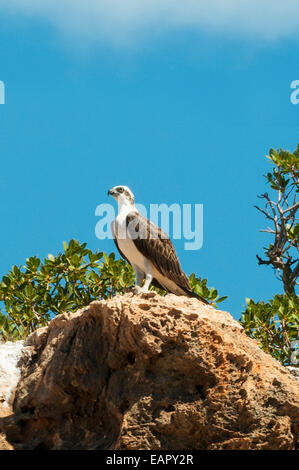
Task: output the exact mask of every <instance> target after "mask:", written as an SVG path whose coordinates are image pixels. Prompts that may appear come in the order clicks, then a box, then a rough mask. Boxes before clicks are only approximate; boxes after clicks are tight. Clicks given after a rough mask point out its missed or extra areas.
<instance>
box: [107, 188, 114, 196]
mask: <svg viewBox="0 0 299 470" xmlns="http://www.w3.org/2000/svg"><path fill="white" fill-rule="evenodd" d="M115 194H116V192H115V191H113V189H109V191H108V196H114V195H115Z"/></svg>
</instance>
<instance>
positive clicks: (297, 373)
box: [287, 366, 299, 380]
mask: <svg viewBox="0 0 299 470" xmlns="http://www.w3.org/2000/svg"><path fill="white" fill-rule="evenodd" d="M287 369H288V370H289V371H290V372H291V374H293V375H294V376H295V377H296V379H297V380H299V367H293V366H287Z"/></svg>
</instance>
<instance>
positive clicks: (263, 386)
mask: <svg viewBox="0 0 299 470" xmlns="http://www.w3.org/2000/svg"><path fill="white" fill-rule="evenodd" d="M25 348H26V357H25V358H24V359H23V365H22V374H21V379H20V381H19V384H18V386H17V389H16V392H15V400H14V403H13V414H12V415H10V416H8V417H5V418H1V420H0V421H1V426H2V432H3V433H4V434H5V436H6V440H7V441H8V442H9V444H10V445H11V446H12V447H13V448H14V449H166V450H168V449H272V450H274V449H298V448H299V383H298V381H297V380H296V378H295V377H294V376H293V375H292V374H291V373H290V372H289V371H288V370H287V369H286V368H285V367H283V366H282V365H281V364H280V363H279V362H278V361H276V360H275V359H273V358H272V357H271V356H269V355H268V354H266V353H264V352H263V351H262V350H261V349H260V348H259V347H258V344H257V342H256V341H254V340H252V339H250V338H249V337H247V336H246V335H245V333H244V330H243V329H242V327H241V326H240V324H239V323H238V322H237V321H235V320H234V319H233V318H232V316H231V315H230V314H229V313H227V312H222V311H219V310H215V309H214V308H212V307H211V306H206V305H203V304H202V303H201V302H200V301H198V300H197V299H189V298H186V297H177V296H175V295H167V296H165V297H161V296H159V295H158V294H156V293H153V292H150V293H146V294H139V295H134V296H133V295H132V294H126V295H124V296H117V297H114V298H113V299H110V300H106V301H101V302H93V303H92V304H90V305H89V306H88V307H86V308H84V309H82V310H79V311H78V312H76V313H74V314H71V313H65V314H62V315H59V316H57V317H55V318H54V319H53V320H52V321H51V322H49V324H48V326H47V327H46V328H42V329H40V330H37V331H36V332H35V333H33V334H32V335H30V336H29V337H28V338H27V340H26V342H25ZM0 446H1V444H0Z"/></svg>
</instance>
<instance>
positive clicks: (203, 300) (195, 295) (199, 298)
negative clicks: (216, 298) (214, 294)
mask: <svg viewBox="0 0 299 470" xmlns="http://www.w3.org/2000/svg"><path fill="white" fill-rule="evenodd" d="M181 289H183V291H184V292H185V293H186V295H187V296H188V297H193V298H195V299H198V300H200V301H201V302H203V303H204V304H206V305H210V302H208V301H207V300H206V299H204V298H203V297H201V296H200V295H198V294H196V292H193V291H192V290H188V289H184V288H183V287H181Z"/></svg>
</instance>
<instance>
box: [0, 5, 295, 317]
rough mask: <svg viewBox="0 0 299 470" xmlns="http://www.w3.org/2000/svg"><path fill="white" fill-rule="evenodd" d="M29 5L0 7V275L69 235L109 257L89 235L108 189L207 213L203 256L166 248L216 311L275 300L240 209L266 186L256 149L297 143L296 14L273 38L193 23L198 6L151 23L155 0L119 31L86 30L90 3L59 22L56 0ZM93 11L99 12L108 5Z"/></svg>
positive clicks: (247, 212)
mask: <svg viewBox="0 0 299 470" xmlns="http://www.w3.org/2000/svg"><path fill="white" fill-rule="evenodd" d="M37 3H38V2H34V1H33V0H30V1H29V2H27V6H28V5H30V8H28V10H27V11H25V7H24V6H23V5H24V4H25V3H24V2H22V1H21V0H19V2H17V1H12V3H11V10H10V11H7V9H6V8H5V5H6V4H5V2H3V1H1V0H0V64H1V65H0V80H2V81H4V83H5V87H6V103H5V105H1V106H0V148H1V172H0V197H1V204H0V217H1V221H2V230H1V232H0V242H1V243H0V250H1V265H0V274H1V275H3V274H5V273H6V272H7V271H8V270H9V269H10V268H11V266H12V265H13V264H18V265H20V264H22V263H23V262H24V261H25V259H26V257H28V256H30V255H33V254H36V255H38V256H40V257H44V256H47V254H48V253H56V252H57V251H59V250H61V248H62V241H63V240H66V241H68V240H70V239H71V238H77V239H79V240H81V241H82V242H83V241H87V242H88V245H89V246H90V247H91V248H92V249H94V250H95V249H97V248H98V249H100V250H105V251H108V252H110V251H114V245H113V241H111V240H106V241H99V240H98V239H97V238H96V236H95V232H94V229H95V225H96V223H97V220H98V219H97V218H96V217H95V208H96V207H97V206H98V205H99V204H100V203H103V202H104V203H107V202H111V201H110V200H109V199H108V197H107V189H108V188H110V187H112V186H114V185H116V184H125V185H128V186H130V187H131V188H132V190H133V191H134V193H135V196H136V201H137V202H139V203H143V204H145V205H149V204H150V203H161V202H164V203H167V204H172V203H175V202H177V203H180V204H183V203H192V204H194V203H201V204H203V205H204V243H203V247H202V249H201V250H199V251H184V246H183V243H184V242H183V241H179V240H176V241H175V246H176V248H177V251H178V254H179V257H180V260H181V263H182V266H183V268H184V270H185V271H186V272H187V273H188V274H189V273H191V272H195V273H196V274H197V275H199V276H203V277H207V278H208V281H209V282H208V285H210V286H214V287H216V288H217V289H218V290H219V292H220V294H221V295H228V296H229V299H228V300H227V301H226V302H225V303H223V308H224V309H226V310H228V311H230V312H231V313H232V314H233V315H234V316H235V317H236V318H239V317H240V314H241V312H242V309H243V306H244V304H245V297H251V298H254V299H255V300H262V299H263V300H267V299H269V298H271V297H272V296H273V295H275V293H277V292H281V291H282V287H281V284H280V283H279V281H277V280H275V278H274V275H273V273H272V272H271V270H270V269H269V268H266V267H259V266H258V265H257V261H256V257H255V255H256V253H259V254H262V252H263V251H262V248H263V246H265V245H266V244H267V240H269V239H268V238H267V235H266V234H262V233H259V229H261V228H263V227H264V226H265V221H264V220H263V217H262V216H261V215H260V214H259V213H258V212H257V211H256V210H255V209H254V208H253V206H254V205H255V204H257V203H258V199H257V197H256V196H257V194H260V193H262V192H263V191H264V190H265V179H264V178H263V174H264V173H265V172H266V171H268V170H269V163H268V162H267V160H266V158H265V157H264V156H265V155H266V154H267V153H268V151H269V149H270V148H271V147H273V148H279V147H282V148H286V149H289V150H293V149H294V148H295V147H296V146H297V143H298V141H299V138H298V137H299V105H298V106H295V105H292V104H291V102H290V94H291V89H290V84H291V82H292V81H293V80H296V79H299V67H298V56H299V42H298V38H297V37H296V33H293V29H295V28H294V25H293V23H292V21H293V16H292V18H290V24H289V30H290V33H289V34H287V33H286V31H285V29H284V28H285V23H284V26H281V29H279V28H276V29H275V28H274V29H275V31H276V34H274V32H273V31H272V28H268V31H265V30H266V29H267V28H264V29H263V28H262V25H261V26H259V23H260V22H261V18H259V19H258V20H256V22H257V23H258V25H257V26H256V27H255V26H254V25H255V23H254V21H253V22H252V26H251V27H250V24H249V23H250V18H251V17H250V11H248V12H245V11H244V12H243V13H242V12H238V15H239V16H238V15H231V18H228V19H227V21H226V22H225V24H223V21H222V20H221V18H219V24H218V23H217V21H216V24H215V18H216V19H217V14H216V15H215V14H214V16H213V15H212V14H211V12H209V11H206V12H205V15H204V18H205V22H202V21H201V17H200V12H197V11H196V14H197V16H196V15H194V17H195V16H196V18H197V17H198V18H199V19H198V21H197V22H196V21H194V23H192V24H191V25H190V21H191V20H190V19H191V18H192V11H191V12H190V16H189V17H188V15H187V16H186V18H185V20H184V22H183V23H180V21H179V19H178V18H179V13H180V10H179V9H178V10H177V11H176V12H172V13H173V15H172V18H175V20H172V22H169V21H168V22H167V21H166V20H165V18H168V17H167V15H166V13H165V12H164V13H163V15H164V16H163V18H162V19H163V21H162V19H161V17H159V15H161V13H160V12H158V13H157V11H156V10H155V8H156V5H157V4H156V2H155V1H153V2H152V4H153V9H152V10H150V14H149V15H148V16H149V18H151V19H153V18H155V19H156V21H153V20H152V21H147V17H142V18H140V16H142V15H141V14H140V15H137V17H135V16H134V15H133V20H132V15H131V16H130V15H127V17H126V18H125V19H122V23H121V26H120V19H119V18H121V16H120V17H118V18H117V19H115V18H114V17H113V18H112V19H111V14H110V16H109V15H108V13H109V11H107V18H108V20H106V22H103V20H101V21H100V20H99V22H98V23H97V18H98V17H97V15H98V13H99V12H98V11H96V12H95V13H94V15H91V14H90V11H89V10H88V8H90V10H91V11H94V10H92V4H93V3H94V1H93V0H89V2H87V3H86V5H87V6H86V8H87V10H86V11H84V12H83V13H84V15H83V13H82V12H80V10H78V11H76V12H75V13H76V15H75V19H74V18H73V19H72V18H69V17H68V21H67V22H66V23H67V24H66V25H64V24H63V21H62V19H63V15H65V14H67V8H68V2H67V1H66V0H63V1H62V2H60V5H61V4H63V5H65V8H66V10H65V11H63V12H61V11H60V10H59V9H58V10H57V11H56V10H55V9H53V10H51V11H48V10H45V11H42V12H41V11H36V10H38V8H37V6H36V5H37ZM48 3H49V2H45V3H44V4H45V5H47V4H48ZM77 3H78V2H75V4H76V8H77V6H78V5H79V4H78V5H77ZM99 3H100V4H101V5H102V4H103V5H102V8H103V10H101V12H100V13H101V15H102V14H103V12H104V11H106V10H107V9H109V7H108V6H107V5H108V4H107V3H106V2H104V1H103V2H101V1H100V2H99ZM145 3H146V4H148V5H150V4H151V2H150V1H148V2H145ZM162 3H163V2H162ZM191 3H192V2H191ZM212 3H213V2H212ZM214 3H215V2H214ZM216 3H217V2H216ZM229 3H230V4H231V6H232V5H233V3H234V2H232V1H231V2H229ZM245 3H246V4H247V2H245ZM253 3H254V2H253ZM263 3H265V5H266V4H267V2H266V1H265V2H262V4H263ZM52 4H56V2H52ZM129 4H130V8H131V9H132V12H134V11H135V10H134V8H135V7H136V5H135V4H134V2H133V1H130V2H129ZM166 4H168V2H165V5H166ZM174 4H175V5H178V3H177V2H176V1H175V2H174ZM21 7H22V8H21ZM154 7H155V8H154ZM288 7H290V8H291V7H292V8H297V10H299V7H294V3H293V2H291V1H290V2H287V3H286V9H287V8H288ZM14 8H15V10H14ZM57 8H58V7H57ZM76 8H75V10H76ZM105 8H106V10H105ZM194 8H195V7H194ZM23 10H24V11H23ZM232 11H233V9H232ZM290 11H291V10H290ZM194 12H195V10H194ZM80 13H82V15H83V16H82V18H83V19H82V25H81V23H80V20H78V17H80ZM245 13H246V14H247V15H248V25H247V23H246V14H245ZM297 13H299V11H297ZM89 14H90V15H91V16H88V15H89ZM175 14H176V15H177V16H175ZM209 14H210V17H209ZM281 14H282V13H281V12H280V11H279V12H277V18H276V21H277V25H279V24H280V23H279V21H278V20H279V15H281ZM78 15H79V16H78ZM155 15H156V16H155ZM219 15H220V13H219ZM90 17H92V18H93V23H92V25H91V23H90ZM102 17H103V15H102V16H99V18H102ZM297 17H298V15H297ZM109 18H110V19H109ZM213 18H214V19H213ZM87 19H88V21H87ZM212 19H213V21H212ZM264 19H265V24H267V25H268V22H267V21H266V20H267V17H266V16H265V17H264ZM270 19H271V18H270ZM116 20H117V21H116ZM220 20H221V21H220ZM241 20H242V21H243V22H242V21H241ZM272 20H273V21H275V18H274V19H273V18H272ZM109 21H110V23H109ZM94 23H95V24H96V25H98V29H97V28H95V27H94ZM170 23H171V24H170ZM242 25H243V27H241V26H242ZM246 25H247V26H248V28H246ZM89 26H90V28H89ZM274 26H275V23H274ZM93 28H94V29H93ZM297 29H298V28H297Z"/></svg>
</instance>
